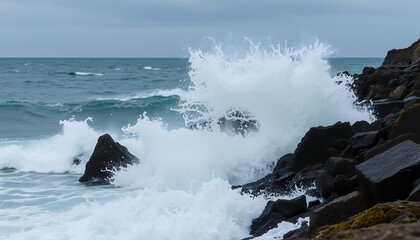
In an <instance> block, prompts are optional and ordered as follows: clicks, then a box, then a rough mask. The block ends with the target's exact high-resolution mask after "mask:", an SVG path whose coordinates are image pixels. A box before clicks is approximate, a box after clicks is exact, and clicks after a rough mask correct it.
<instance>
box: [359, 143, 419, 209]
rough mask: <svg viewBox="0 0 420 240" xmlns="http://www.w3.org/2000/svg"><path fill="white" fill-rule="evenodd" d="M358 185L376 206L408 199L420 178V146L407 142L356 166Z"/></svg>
mask: <svg viewBox="0 0 420 240" xmlns="http://www.w3.org/2000/svg"><path fill="white" fill-rule="evenodd" d="M356 169H357V175H358V179H359V183H360V185H361V187H362V189H363V191H364V192H365V193H366V194H369V195H370V196H371V197H372V200H373V201H374V202H388V201H395V200H399V199H406V198H407V197H408V195H409V194H410V192H411V190H412V186H413V183H414V181H416V180H417V179H418V177H419V176H420V144H416V143H414V142H412V141H410V140H406V141H404V142H401V143H399V144H397V145H396V146H394V147H392V148H390V149H388V150H386V151H384V152H383V153H380V154H378V155H376V156H374V157H372V158H370V159H368V160H366V161H365V162H363V163H361V164H359V165H357V166H356Z"/></svg>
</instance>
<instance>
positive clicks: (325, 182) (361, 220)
mask: <svg viewBox="0 0 420 240" xmlns="http://www.w3.org/2000/svg"><path fill="white" fill-rule="evenodd" d="M354 78H355V81H354V85H353V89H354V91H355V93H356V95H357V96H358V99H359V100H360V101H366V102H368V101H373V105H372V107H373V110H374V111H375V114H376V116H377V117H378V119H377V120H376V121H374V122H372V123H368V122H366V121H359V122H356V123H354V124H353V125H352V126H350V125H349V124H348V123H337V124H335V125H332V126H327V127H316V128H311V129H310V130H309V131H308V132H307V133H306V134H305V136H304V137H303V138H302V140H301V142H300V143H299V145H298V146H297V148H296V150H295V151H294V153H293V154H286V155H284V156H283V157H281V158H280V159H279V160H278V161H277V164H276V165H275V167H274V169H273V172H272V173H270V174H268V175H267V176H265V177H263V178H261V179H260V180H258V181H256V182H253V183H249V184H245V185H243V186H239V187H242V192H243V193H251V194H253V195H259V194H268V195H271V194H274V195H276V194H278V195H281V194H287V193H288V192H289V191H290V190H292V189H294V187H295V186H303V187H305V186H310V185H311V183H314V182H315V184H316V188H317V189H316V190H307V192H306V194H307V195H311V196H316V197H320V198H322V201H321V202H317V203H316V204H310V205H309V206H308V207H307V208H306V210H304V211H303V212H301V213H299V214H296V215H295V216H293V217H291V218H289V219H288V221H291V222H296V220H297V219H298V217H308V216H311V224H310V227H308V226H302V227H301V228H300V229H297V230H294V231H292V232H290V233H288V234H286V235H285V239H287V237H292V238H293V237H295V238H296V237H297V238H303V239H307V238H310V237H312V238H315V239H358V238H359V239H361V238H362V237H363V238H366V239H369V237H371V238H372V239H375V237H377V236H381V237H383V239H393V238H386V236H385V235H384V234H386V233H385V231H388V232H389V234H390V235H389V236H403V237H405V238H407V239H410V238H409V237H419V236H420V234H419V232H416V231H414V230H413V229H414V228H415V227H416V226H418V222H420V214H419V211H420V208H419V207H420V205H419V203H418V202H417V203H415V202H401V201H396V200H404V199H406V200H409V201H418V200H419V199H420V184H419V182H420V180H419V177H420V39H419V40H418V41H417V42H415V43H414V44H412V45H411V46H410V47H408V48H406V49H401V50H391V51H389V52H388V55H387V57H386V58H385V61H384V63H383V65H382V66H380V67H379V68H377V69H375V68H372V67H366V68H364V69H363V72H362V73H361V74H355V75H354ZM390 201H396V202H390ZM384 202H386V203H384ZM377 203H384V204H379V205H376V206H375V207H374V208H372V209H369V210H367V211H366V212H364V213H361V214H358V215H355V216H352V215H354V214H356V213H357V212H360V211H362V210H363V209H365V208H367V207H369V206H372V205H374V204H377ZM348 217H350V218H349V219H350V220H349V219H346V218H348ZM282 219H284V218H282ZM342 221H344V223H342V224H340V222H342ZM414 222H417V223H415V224H414V225H404V226H400V227H397V226H396V224H409V223H414ZM276 224H278V220H276V218H271V222H270V224H267V225H265V227H267V228H264V231H267V230H269V229H270V228H273V227H275V226H276ZM328 224H331V225H328ZM378 224H385V225H378ZM416 224H417V225H416ZM323 225H325V226H323ZM375 225H377V226H375ZM364 227H367V228H368V229H366V230H362V228H364ZM339 232H340V233H339ZM251 233H254V232H251ZM310 234H312V236H310ZM337 234H338V235H337ZM381 234H382V235H381ZM404 234H406V235H404ZM416 234H417V235H416ZM389 236H388V237H389ZM413 239H415V238H413Z"/></svg>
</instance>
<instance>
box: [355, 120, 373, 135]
mask: <svg viewBox="0 0 420 240" xmlns="http://www.w3.org/2000/svg"><path fill="white" fill-rule="evenodd" d="M351 129H352V130H353V132H354V133H359V132H370V131H373V130H375V129H374V127H373V126H372V125H371V124H370V123H368V122H366V121H357V122H355V123H353V125H351Z"/></svg>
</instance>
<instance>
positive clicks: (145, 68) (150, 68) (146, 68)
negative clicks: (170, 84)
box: [143, 66, 162, 71]
mask: <svg viewBox="0 0 420 240" xmlns="http://www.w3.org/2000/svg"><path fill="white" fill-rule="evenodd" d="M143 69H144V70H153V71H160V70H162V69H161V68H155V67H151V66H145V67H143Z"/></svg>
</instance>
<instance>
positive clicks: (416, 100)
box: [404, 96, 420, 107]
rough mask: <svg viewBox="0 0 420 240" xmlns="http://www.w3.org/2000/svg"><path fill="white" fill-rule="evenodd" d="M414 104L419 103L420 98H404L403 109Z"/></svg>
mask: <svg viewBox="0 0 420 240" xmlns="http://www.w3.org/2000/svg"><path fill="white" fill-rule="evenodd" d="M416 103H420V97H416V96H411V97H406V98H404V107H410V106H412V105H414V104H416Z"/></svg>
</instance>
